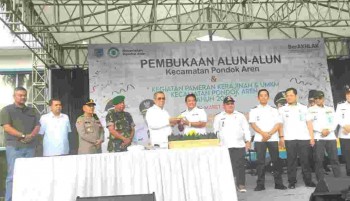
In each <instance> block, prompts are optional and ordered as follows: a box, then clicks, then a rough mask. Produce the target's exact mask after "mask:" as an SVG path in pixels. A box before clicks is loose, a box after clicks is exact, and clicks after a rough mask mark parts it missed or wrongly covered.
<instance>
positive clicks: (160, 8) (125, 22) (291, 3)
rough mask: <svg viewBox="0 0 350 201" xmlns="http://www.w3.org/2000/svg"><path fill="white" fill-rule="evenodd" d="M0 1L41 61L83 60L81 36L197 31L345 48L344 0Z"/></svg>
mask: <svg viewBox="0 0 350 201" xmlns="http://www.w3.org/2000/svg"><path fill="white" fill-rule="evenodd" d="M0 2H3V3H4V5H5V6H4V8H5V10H4V11H3V12H0V19H1V20H2V21H4V22H5V24H7V26H8V27H9V28H10V29H11V30H12V31H13V32H14V33H15V34H16V35H17V36H18V37H19V38H20V39H21V40H22V41H24V43H25V44H26V45H27V46H28V47H29V48H30V49H31V50H32V51H33V53H34V54H35V55H36V56H37V57H38V58H39V59H40V60H41V61H42V62H43V63H44V64H45V65H47V66H52V65H57V66H59V67H64V68H70V67H82V68H85V67H88V63H87V45H88V44H97V43H155V42H188V41H195V40H196V38H197V37H200V36H204V35H209V37H211V36H212V35H218V36H222V37H226V38H231V39H234V40H246V39H285V38H319V37H322V38H325V41H326V51H327V55H328V57H332V58H333V57H340V56H349V42H348V38H349V37H350V26H349V24H350V1H349V0H0ZM252 30H254V31H252ZM24 36H29V38H30V39H26V38H25V37H24Z"/></svg>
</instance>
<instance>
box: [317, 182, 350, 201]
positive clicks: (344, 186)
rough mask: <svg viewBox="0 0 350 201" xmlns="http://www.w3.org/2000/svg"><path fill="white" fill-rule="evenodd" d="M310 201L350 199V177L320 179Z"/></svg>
mask: <svg viewBox="0 0 350 201" xmlns="http://www.w3.org/2000/svg"><path fill="white" fill-rule="evenodd" d="M310 201H350V177H341V178H334V177H330V178H325V179H324V180H320V181H319V182H318V183H317V186H316V189H315V191H314V192H313V193H312V194H311V196H310Z"/></svg>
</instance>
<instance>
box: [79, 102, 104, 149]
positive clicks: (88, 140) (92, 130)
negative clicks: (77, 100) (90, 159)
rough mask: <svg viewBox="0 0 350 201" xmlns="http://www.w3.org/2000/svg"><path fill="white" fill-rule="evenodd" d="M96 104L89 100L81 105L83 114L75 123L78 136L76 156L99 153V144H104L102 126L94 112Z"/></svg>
mask: <svg viewBox="0 0 350 201" xmlns="http://www.w3.org/2000/svg"><path fill="white" fill-rule="evenodd" d="M95 106H96V103H95V102H94V100H92V99H89V100H88V101H87V102H86V103H85V104H84V105H83V111H84V114H83V115H81V116H80V117H78V119H77V122H76V127H77V131H78V134H79V149H78V154H95V153H101V144H102V143H103V142H104V130H103V126H102V124H101V122H100V120H99V118H98V117H97V115H96V114H95V113H94V112H95Z"/></svg>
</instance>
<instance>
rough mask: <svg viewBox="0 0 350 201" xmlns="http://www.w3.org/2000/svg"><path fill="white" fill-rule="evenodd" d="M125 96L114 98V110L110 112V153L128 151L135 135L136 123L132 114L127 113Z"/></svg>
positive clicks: (108, 124)
mask: <svg viewBox="0 0 350 201" xmlns="http://www.w3.org/2000/svg"><path fill="white" fill-rule="evenodd" d="M124 100H125V96H122V95H120V96H116V97H115V98H113V105H114V109H112V110H109V111H108V114H107V116H106V124H107V128H108V130H109V141H108V147H107V149H108V151H109V152H121V151H126V150H127V147H128V146H129V145H130V144H131V142H132V139H133V137H134V134H135V123H134V120H133V118H132V117H131V115H130V113H128V112H125V111H124V110H125V103H124Z"/></svg>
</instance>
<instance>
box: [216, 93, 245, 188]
mask: <svg viewBox="0 0 350 201" xmlns="http://www.w3.org/2000/svg"><path fill="white" fill-rule="evenodd" d="M223 102H224V104H223V107H224V110H225V111H223V112H221V113H219V114H217V115H216V116H215V118H214V123H213V127H214V132H215V133H216V134H217V135H218V138H219V140H220V145H221V146H223V147H227V148H228V150H229V153H230V158H231V164H232V170H233V175H234V176H235V178H236V186H237V189H238V191H239V192H246V188H245V159H244V156H245V152H246V150H248V149H249V148H250V138H251V135H250V131H249V124H248V121H247V119H246V117H245V116H244V114H242V113H240V112H237V111H235V110H234V109H235V105H234V103H235V100H234V99H233V98H232V97H231V96H227V97H225V99H224V101H223Z"/></svg>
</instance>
